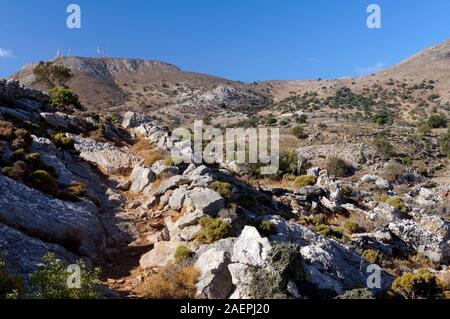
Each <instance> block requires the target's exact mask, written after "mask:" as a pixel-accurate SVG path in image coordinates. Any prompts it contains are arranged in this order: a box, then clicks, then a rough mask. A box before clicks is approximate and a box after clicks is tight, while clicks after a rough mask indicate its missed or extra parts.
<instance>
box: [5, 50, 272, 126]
mask: <svg viewBox="0 0 450 319" xmlns="http://www.w3.org/2000/svg"><path fill="white" fill-rule="evenodd" d="M50 64H51V65H52V66H55V65H56V66H64V67H66V68H67V69H68V70H69V71H70V73H71V74H70V76H67V77H66V78H64V80H63V82H62V83H61V82H60V80H61V78H58V77H57V79H55V78H54V75H55V74H51V71H50V72H49V73H48V74H45V76H42V74H37V73H36V67H38V66H39V64H38V63H36V64H31V65H27V66H25V67H24V68H23V69H22V70H21V71H20V72H18V73H17V74H16V75H14V76H13V78H14V79H17V80H20V81H21V82H22V83H23V84H25V85H27V86H33V87H35V88H37V89H41V90H48V89H50V88H51V87H53V86H54V85H56V84H64V85H67V86H68V87H70V88H71V89H72V90H73V91H74V92H75V93H77V94H78V95H79V96H80V98H81V101H82V102H83V103H84V104H85V105H86V106H88V107H90V108H93V109H97V110H103V111H113V112H116V113H121V112H122V113H123V112H124V111H129V110H136V111H141V112H149V113H153V114H155V115H160V116H161V114H165V115H166V116H163V119H165V120H167V121H168V122H169V123H173V122H175V123H173V124H176V123H179V122H180V116H177V115H176V114H183V116H182V117H181V119H182V120H183V121H184V120H186V121H188V120H190V119H192V118H193V117H196V118H204V117H207V116H208V115H212V114H214V115H216V114H217V113H223V114H224V115H225V114H226V113H228V112H231V113H234V112H238V113H239V112H241V111H249V110H253V111H255V110H258V109H260V108H262V107H264V106H267V105H268V104H269V103H270V97H269V96H268V95H267V94H264V93H263V92H261V91H259V90H257V89H255V86H254V85H251V84H244V83H241V82H234V81H229V80H225V79H221V78H218V77H214V76H209V75H203V74H198V73H192V72H185V71H182V70H180V69H179V68H177V67H175V66H173V65H171V64H168V63H164V62H157V61H144V60H132V59H108V58H101V59H92V58H81V57H63V58H58V59H56V60H54V61H51V62H50ZM50 68H51V67H50ZM171 114H172V115H171Z"/></svg>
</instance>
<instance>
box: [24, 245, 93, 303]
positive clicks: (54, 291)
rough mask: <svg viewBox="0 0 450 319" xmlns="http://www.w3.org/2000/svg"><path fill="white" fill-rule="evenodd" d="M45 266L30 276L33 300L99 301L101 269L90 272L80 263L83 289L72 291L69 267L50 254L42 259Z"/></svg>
mask: <svg viewBox="0 0 450 319" xmlns="http://www.w3.org/2000/svg"><path fill="white" fill-rule="evenodd" d="M42 261H43V265H42V266H41V267H40V269H38V270H37V271H36V272H34V273H32V274H31V275H30V284H31V286H32V287H33V291H34V292H33V294H32V297H33V298H37V299H98V298H100V297H101V295H100V292H99V290H98V276H99V274H100V270H99V269H94V270H90V269H88V268H87V267H86V265H85V264H84V262H82V261H78V266H79V267H80V269H81V288H80V289H71V288H69V287H68V285H67V280H68V277H69V276H70V273H69V272H67V267H66V266H65V265H64V264H63V263H62V262H61V261H60V260H58V259H56V257H55V256H54V255H53V254H51V253H49V254H47V255H46V256H44V257H43V258H42Z"/></svg>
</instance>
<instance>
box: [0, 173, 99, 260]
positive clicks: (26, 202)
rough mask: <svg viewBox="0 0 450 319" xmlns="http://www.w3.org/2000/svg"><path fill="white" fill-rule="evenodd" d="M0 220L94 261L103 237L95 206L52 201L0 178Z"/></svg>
mask: <svg viewBox="0 0 450 319" xmlns="http://www.w3.org/2000/svg"><path fill="white" fill-rule="evenodd" d="M0 194H1V196H0V220H2V222H3V223H5V224H8V225H10V226H11V227H14V228H18V229H21V230H23V231H24V232H25V233H27V234H31V235H33V236H34V237H38V238H40V239H42V240H44V241H49V242H56V243H59V244H60V245H62V246H64V247H66V248H68V249H69V250H71V251H74V252H77V253H80V254H82V255H87V256H89V257H92V258H95V257H97V255H98V253H99V252H100V251H101V250H102V249H103V248H104V245H105V233H104V230H103V226H102V225H101V223H100V221H99V219H98V216H97V210H96V209H95V206H93V205H91V206H88V205H80V204H78V203H69V202H64V201H61V200H59V199H55V198H51V197H49V196H47V195H45V194H43V193H41V192H39V191H37V190H34V189H31V188H28V187H27V186H25V185H24V184H21V183H18V182H16V181H13V180H12V179H9V178H7V177H5V176H3V175H0Z"/></svg>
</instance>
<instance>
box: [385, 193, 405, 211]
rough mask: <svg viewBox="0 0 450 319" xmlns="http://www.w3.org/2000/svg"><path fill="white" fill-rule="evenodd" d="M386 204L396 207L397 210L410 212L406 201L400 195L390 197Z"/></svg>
mask: <svg viewBox="0 0 450 319" xmlns="http://www.w3.org/2000/svg"><path fill="white" fill-rule="evenodd" d="M386 204H388V205H390V206H392V207H394V208H395V209H396V210H398V211H400V212H402V213H404V214H407V213H408V212H409V209H408V207H407V206H406V205H405V203H404V202H403V200H402V199H401V198H400V197H397V196H394V197H390V198H389V199H388V200H387V201H386Z"/></svg>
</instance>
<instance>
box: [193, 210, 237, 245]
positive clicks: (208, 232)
mask: <svg viewBox="0 0 450 319" xmlns="http://www.w3.org/2000/svg"><path fill="white" fill-rule="evenodd" d="M200 226H201V227H202V229H201V230H200V231H199V232H198V233H197V235H196V240H197V242H198V243H199V244H202V245H203V244H211V243H214V242H216V241H218V240H221V239H224V238H228V237H233V236H234V235H235V233H234V230H233V227H231V225H230V224H228V223H227V222H225V221H223V220H221V219H218V218H211V217H204V218H202V219H201V220H200Z"/></svg>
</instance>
